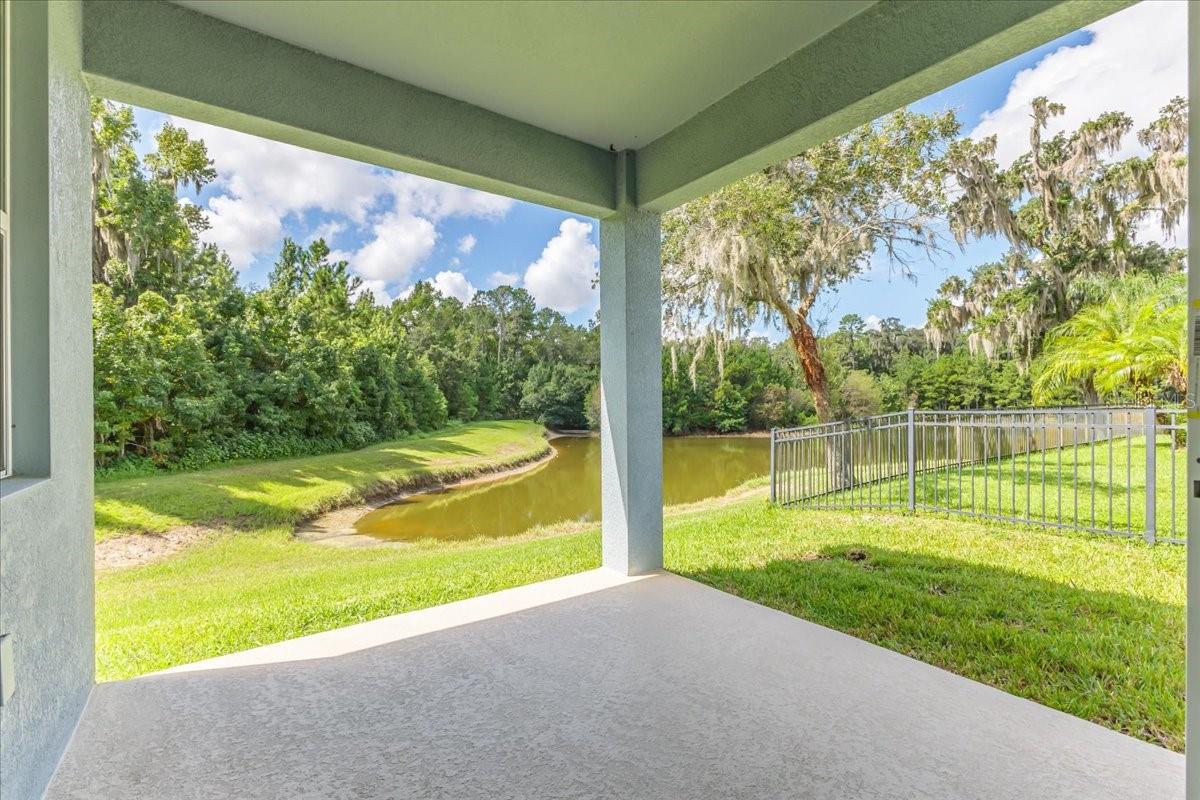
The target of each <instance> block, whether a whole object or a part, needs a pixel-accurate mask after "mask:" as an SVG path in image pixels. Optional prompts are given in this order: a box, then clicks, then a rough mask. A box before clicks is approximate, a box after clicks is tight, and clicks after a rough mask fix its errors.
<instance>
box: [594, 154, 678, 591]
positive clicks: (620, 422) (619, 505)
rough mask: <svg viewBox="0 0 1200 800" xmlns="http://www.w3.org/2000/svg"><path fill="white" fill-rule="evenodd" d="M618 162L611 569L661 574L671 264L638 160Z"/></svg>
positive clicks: (604, 502) (605, 222) (609, 324)
mask: <svg viewBox="0 0 1200 800" xmlns="http://www.w3.org/2000/svg"><path fill="white" fill-rule="evenodd" d="M617 158H618V160H617V176H618V177H617V201H618V202H617V211H616V212H615V213H614V214H613V215H612V216H609V217H605V218H604V219H601V220H600V492H601V513H602V515H603V516H602V522H601V529H602V531H603V540H604V566H605V567H608V568H609V569H613V570H616V571H617V572H620V573H623V574H626V575H637V574H640V573H645V572H651V571H653V570H656V569H660V568H661V567H662V564H663V546H662V263H661V249H662V244H661V239H660V233H659V215H658V214H657V213H653V212H647V211H640V210H638V209H637V208H636V207H635V204H634V202H633V198H634V197H635V196H636V195H635V180H636V170H635V165H634V154H633V153H632V152H631V151H626V152H623V153H621V154H619V155H618V157H617Z"/></svg>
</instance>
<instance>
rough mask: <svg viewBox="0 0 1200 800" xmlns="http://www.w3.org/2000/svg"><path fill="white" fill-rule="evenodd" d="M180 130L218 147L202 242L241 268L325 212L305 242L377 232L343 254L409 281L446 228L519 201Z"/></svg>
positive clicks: (495, 214) (239, 138)
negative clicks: (451, 220)
mask: <svg viewBox="0 0 1200 800" xmlns="http://www.w3.org/2000/svg"><path fill="white" fill-rule="evenodd" d="M171 122H172V123H173V124H175V125H178V126H179V127H182V128H184V129H186V130H187V131H188V132H189V133H190V134H192V135H193V136H195V137H198V138H201V139H203V140H204V142H205V144H207V145H208V152H209V155H210V156H211V157H212V159H213V164H214V167H215V168H216V170H217V174H218V176H219V177H218V181H217V184H216V189H217V193H216V194H214V195H213V196H212V197H211V199H209V201H208V208H207V212H208V217H209V221H210V223H211V227H210V229H209V230H207V231H205V232H204V233H203V234H202V237H201V238H202V239H203V240H204V241H206V242H211V243H213V244H216V245H217V246H219V247H221V248H222V249H224V250H226V251H227V252H228V253H229V256H230V259H231V261H232V262H233V264H234V266H235V267H237V268H238V269H245V268H247V267H249V266H250V265H251V264H253V263H254V262H255V260H256V259H258V258H261V257H264V256H267V257H270V256H273V255H274V253H275V251H276V250H277V249H278V247H279V244H280V241H281V239H282V237H283V230H284V227H283V226H284V222H285V221H286V220H287V219H288V218H289V217H292V218H294V219H301V218H303V217H304V216H305V215H307V214H309V213H310V212H313V211H317V212H321V213H322V214H323V216H324V218H323V219H321V221H320V223H319V224H318V225H317V226H316V227H315V228H314V229H313V230H312V231H310V232H308V233H307V234H301V238H303V239H305V240H307V241H314V240H316V239H317V238H325V239H326V240H327V241H328V240H330V239H332V238H333V237H334V236H336V235H338V234H341V233H343V232H345V231H347V230H348V228H349V225H350V224H353V225H354V226H356V227H358V228H361V227H362V226H369V233H370V234H371V235H372V236H373V238H372V239H371V240H369V241H367V242H366V243H365V244H363V246H361V247H359V248H358V249H357V250H355V251H354V252H352V253H341V254H340V255H341V256H342V257H345V258H346V259H347V260H348V261H350V263H351V267H352V268H354V269H355V270H356V271H358V272H359V274H360V275H362V276H363V277H364V278H365V279H367V280H387V281H389V282H390V281H398V280H403V279H405V278H407V277H408V274H409V272H411V270H412V268H413V266H415V265H416V264H417V263H419V262H420V261H421V260H422V259H424V258H426V257H428V255H429V253H430V252H431V251H432V248H433V244H434V243H435V242H436V240H437V229H436V227H437V223H438V222H440V221H441V220H442V219H444V218H446V217H450V216H463V217H479V218H483V219H498V218H501V217H503V216H504V215H505V214H506V213H507V212H508V210H509V209H510V208H511V207H512V205H513V202H514V201H513V200H511V199H509V198H506V197H499V196H497V195H493V194H488V193H487V192H480V191H476V190H474V189H467V188H464V187H462V186H455V185H453V184H448V183H441V182H438V181H434V180H430V179H428V178H422V177H418V176H416V175H406V174H403V173H398V172H392V171H391V170H385V169H380V168H376V167H372V166H370V165H368V164H361V163H359V162H356V161H351V160H349V159H345V158H340V157H338V156H332V155H328V154H326V153H320V152H316V151H313V150H305V149H304V148H301V147H296V146H294V145H289V144H283V143H280V142H276V141H272V140H270V139H263V138H260V137H257V136H251V135H249V134H245V133H239V132H237V131H232V130H228V129H225V128H219V127H215V126H213V125H207V124H205V123H201V122H194V121H192V120H186V119H181V118H175V117H172V118H171ZM470 238H471V239H472V241H473V240H474V237H470ZM463 252H469V250H466V251H463Z"/></svg>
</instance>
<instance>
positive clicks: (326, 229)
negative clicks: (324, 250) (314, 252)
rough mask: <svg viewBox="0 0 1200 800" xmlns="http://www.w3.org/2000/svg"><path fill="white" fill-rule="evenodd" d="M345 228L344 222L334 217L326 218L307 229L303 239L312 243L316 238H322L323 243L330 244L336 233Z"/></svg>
mask: <svg viewBox="0 0 1200 800" xmlns="http://www.w3.org/2000/svg"><path fill="white" fill-rule="evenodd" d="M345 230H346V223H345V222H342V221H341V220H336V219H331V220H326V221H325V222H322V223H321V224H320V225H318V226H317V227H315V228H313V229H312V230H311V231H309V232H308V236H307V237H306V239H305V241H307V242H309V243H312V242H315V241H316V240H317V239H324V240H325V244H328V245H331V244H332V243H333V240H334V239H335V238H336V237H337V236H338V234H340V233H342V232H344V231H345Z"/></svg>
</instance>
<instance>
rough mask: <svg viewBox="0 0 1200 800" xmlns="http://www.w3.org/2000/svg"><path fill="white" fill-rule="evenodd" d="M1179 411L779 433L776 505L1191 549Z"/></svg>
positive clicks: (1012, 416)
mask: <svg viewBox="0 0 1200 800" xmlns="http://www.w3.org/2000/svg"><path fill="white" fill-rule="evenodd" d="M1186 431H1187V425H1186V420H1185V418H1184V412H1183V411H1182V410H1180V409H1160V408H1154V407H1147V408H1133V407H1104V408H1065V409H1064V408H1059V409H1040V408H1039V409H1024V410H1017V411H922V410H909V411H903V412H899V413H893V414H881V415H879V416H874V417H868V418H865V419H856V420H847V421H844V422H831V423H828V424H823V425H809V426H806V427H803V428H787V429H780V430H774V431H772V432H771V501H772V502H774V503H778V504H781V505H787V506H807V507H814V508H839V509H851V508H879V509H901V510H903V509H907V510H909V511H916V510H928V511H937V512H943V513H951V514H962V515H964V516H970V517H981V518H987V519H996V520H1008V521H1013V522H1022V523H1027V524H1030V525H1042V526H1045V527H1055V528H1069V529H1074V530H1084V531H1092V532H1095V533H1109V534H1117V535H1124V536H1142V537H1144V538H1145V539H1146V541H1148V542H1155V541H1159V542H1172V543H1177V544H1182V543H1184V542H1185V541H1186V540H1185V539H1184V538H1183V536H1184V531H1185V530H1186V525H1185V517H1184V513H1185V512H1184V505H1183V504H1184V502H1185V497H1186V494H1185V491H1184V482H1185V470H1184V466H1185V464H1184V462H1183V459H1186V457H1187V451H1186V446H1185V437H1186V435H1187V433H1186Z"/></svg>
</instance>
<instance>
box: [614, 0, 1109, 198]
mask: <svg viewBox="0 0 1200 800" xmlns="http://www.w3.org/2000/svg"><path fill="white" fill-rule="evenodd" d="M1129 5H1132V0H1065V2H1057V0H992V2H979V1H978V0H952V1H950V0H946V1H944V2H922V1H920V0H888V1H885V2H880V3H878V4H876V5H874V6H871V7H870V8H868V9H866V10H865V11H863V12H862V13H860V14H858V15H857V16H855V17H852V18H851V19H850V20H849V21H848V22H846V23H845V24H843V25H841V26H840V27H838V28H836V29H835V30H833V31H831V32H830V33H828V34H826V35H825V36H823V37H822V38H820V39H818V40H816V41H815V42H813V43H812V44H810V45H808V46H807V47H805V48H803V49H801V50H798V51H797V52H795V53H793V54H792V55H791V56H789V57H788V58H787V59H785V60H784V61H781V62H780V63H779V64H777V65H775V66H774V67H772V68H771V69H769V70H767V71H766V72H764V73H763V74H761V75H759V76H758V77H757V78H755V79H753V80H752V81H750V82H749V83H747V84H745V85H744V86H742V87H741V88H740V89H737V90H735V91H733V92H731V93H730V94H728V95H726V96H725V97H724V98H722V99H721V100H718V101H717V102H716V103H714V104H713V105H711V106H709V107H708V108H707V109H705V110H704V111H701V112H700V113H698V114H696V115H695V116H694V117H692V118H691V119H689V120H688V121H687V122H684V123H683V124H681V125H680V126H679V127H677V128H675V129H674V130H672V131H671V132H669V133H667V134H664V135H663V136H661V137H659V138H658V139H656V140H655V141H653V142H651V143H650V144H648V145H647V146H646V147H644V148H642V149H641V150H639V151H638V159H637V162H638V205H639V206H641V207H643V208H647V209H650V210H657V211H667V210H669V209H672V208H675V207H676V206H678V205H681V204H682V203H686V202H687V201H689V200H692V199H694V198H696V197H699V196H701V195H704V194H707V193H709V192H712V191H714V190H716V189H719V188H720V187H722V186H725V185H727V184H729V183H731V182H733V181H735V180H737V179H739V178H742V177H744V176H746V175H748V174H750V173H751V172H754V171H755V170H758V169H762V168H763V167H765V166H768V165H770V164H774V163H778V162H779V161H782V160H784V159H785V158H789V157H791V156H793V155H795V154H797V153H800V152H802V151H804V150H806V149H808V148H809V147H812V146H814V145H817V144H820V143H821V142H824V141H826V140H828V139H830V138H832V137H834V136H839V135H841V134H843V133H845V132H846V131H848V130H851V129H852V128H854V127H856V126H858V125H862V124H863V123H866V122H869V121H871V120H873V119H876V118H878V117H880V116H882V115H884V114H887V113H888V112H891V111H893V110H895V109H897V108H900V107H901V106H904V105H907V104H908V103H911V102H914V101H916V100H919V99H921V98H922V97H925V96H927V95H930V94H932V93H934V92H937V91H940V90H941V89H944V88H945V87H947V86H950V85H951V84H954V83H957V82H958V81H961V80H963V79H965V78H969V77H971V76H972V75H975V74H977V73H979V72H981V71H982V70H985V69H987V68H989V67H992V66H994V65H996V64H999V63H1000V62H1002V61H1005V60H1007V59H1009V58H1012V57H1014V56H1017V55H1020V54H1021V53H1024V52H1026V51H1028V50H1030V49H1032V48H1034V47H1037V46H1039V45H1042V44H1045V43H1046V42H1048V41H1051V40H1053V39H1055V38H1057V37H1059V36H1062V35H1064V34H1067V33H1070V32H1071V31H1073V30H1076V29H1077V28H1080V27H1082V26H1084V25H1087V24H1089V23H1091V22H1094V21H1096V20H1097V19H1100V18H1101V17H1104V16H1107V15H1109V14H1112V13H1113V12H1115V11H1119V10H1121V9H1122V8H1125V7H1126V6H1129Z"/></svg>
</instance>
